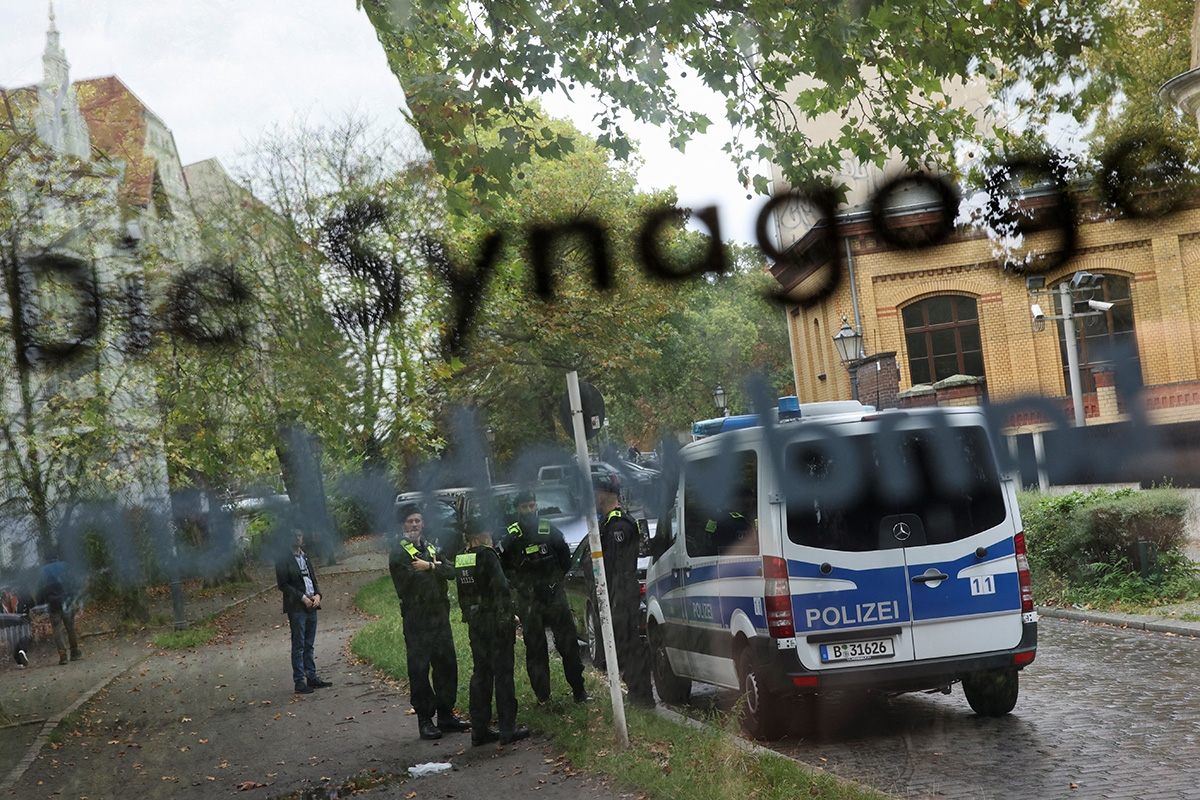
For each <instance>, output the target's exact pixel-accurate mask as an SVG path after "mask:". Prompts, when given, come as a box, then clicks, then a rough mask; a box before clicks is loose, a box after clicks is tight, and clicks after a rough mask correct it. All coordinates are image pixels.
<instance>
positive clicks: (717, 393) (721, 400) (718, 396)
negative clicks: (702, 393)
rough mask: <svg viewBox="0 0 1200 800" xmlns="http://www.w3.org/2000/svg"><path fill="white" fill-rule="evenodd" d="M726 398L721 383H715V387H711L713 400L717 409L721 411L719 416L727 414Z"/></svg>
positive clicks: (726, 415)
mask: <svg viewBox="0 0 1200 800" xmlns="http://www.w3.org/2000/svg"><path fill="white" fill-rule="evenodd" d="M727 401H728V398H727V397H726V395H725V390H724V389H722V388H721V384H719V383H718V384H717V388H716V389H713V402H714V403H716V405H717V411H720V412H721V416H723V417H728V416H729V407H728V406H727Z"/></svg>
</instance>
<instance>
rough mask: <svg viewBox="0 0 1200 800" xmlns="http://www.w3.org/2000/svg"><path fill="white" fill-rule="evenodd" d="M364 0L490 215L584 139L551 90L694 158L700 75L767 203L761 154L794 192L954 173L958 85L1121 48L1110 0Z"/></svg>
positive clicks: (964, 133)
mask: <svg viewBox="0 0 1200 800" xmlns="http://www.w3.org/2000/svg"><path fill="white" fill-rule="evenodd" d="M356 1H357V2H358V5H359V7H360V8H363V9H364V10H365V11H366V13H367V16H368V18H369V19H370V21H371V24H372V25H373V26H374V27H375V30H376V32H377V34H378V36H379V40H380V43H381V45H382V46H383V49H384V52H385V53H386V54H387V58H388V61H389V64H390V65H391V68H392V71H393V72H394V73H395V74H396V76H397V78H398V79H399V80H400V84H401V86H402V87H403V88H404V90H405V93H406V96H407V99H408V108H409V111H410V113H411V119H412V122H413V124H414V125H415V127H416V128H417V130H418V131H419V133H420V135H421V140H422V142H423V144H424V145H425V147H426V148H427V149H428V150H429V152H430V153H431V154H432V156H433V160H434V163H435V164H436V165H437V169H438V172H439V173H440V174H441V175H442V176H443V177H445V178H446V180H447V181H448V182H449V183H450V184H451V185H452V186H453V187H455V189H456V190H457V191H455V192H452V193H451V195H450V199H451V201H452V204H454V206H455V207H456V208H457V209H459V210H461V211H466V210H467V209H469V208H470V200H471V198H475V199H476V200H477V201H479V202H481V203H482V204H483V205H484V206H485V207H486V208H490V207H491V206H493V205H494V202H493V199H492V198H493V195H495V194H501V195H502V194H505V193H508V192H510V191H511V190H512V189H513V186H514V177H515V175H516V174H517V173H518V172H519V171H520V170H521V169H523V167H524V166H525V165H526V164H528V163H530V161H531V160H532V159H534V158H535V157H537V158H556V157H560V156H562V155H564V154H566V153H569V152H570V150H571V148H572V146H573V143H574V139H573V138H572V137H570V136H568V135H564V134H563V133H562V132H558V131H554V130H551V129H548V128H546V127H545V126H544V125H541V124H539V122H538V114H537V112H536V108H535V106H533V105H531V103H530V100H531V99H532V98H534V97H536V96H537V95H538V94H539V93H545V92H553V91H563V92H566V93H567V94H568V95H571V94H572V93H574V92H577V91H578V92H586V93H590V94H593V95H594V96H595V97H596V98H598V100H599V102H600V104H601V107H602V109H601V111H600V112H599V113H598V120H597V122H598V124H599V127H600V130H601V135H600V137H599V139H598V142H599V143H600V144H601V145H603V146H605V147H608V148H610V149H611V150H612V151H613V152H614V154H615V155H616V156H617V157H618V158H626V157H627V156H628V155H629V154H630V153H631V152H632V149H633V147H632V143H631V142H630V140H629V137H628V134H627V133H626V132H625V130H624V129H623V128H622V122H623V115H628V116H631V117H632V118H634V119H636V120H639V121H644V122H649V123H652V124H658V125H663V126H666V128H667V130H668V132H669V135H670V137H671V142H672V144H673V145H675V146H677V147H682V146H683V145H684V144H685V143H686V142H687V140H688V139H689V138H690V137H691V136H692V135H694V134H696V133H699V132H703V131H704V130H705V128H706V127H707V125H708V124H709V123H710V120H709V119H708V118H707V117H706V116H705V115H704V114H702V113H699V112H698V111H696V110H694V109H689V108H686V107H685V104H684V101H683V99H682V98H681V97H680V96H679V94H678V93H677V92H676V90H675V89H674V87H673V86H672V84H671V82H670V81H671V78H672V77H673V76H674V75H675V74H680V75H682V74H684V73H687V72H689V71H690V72H692V73H694V74H695V75H696V76H697V77H698V78H699V79H700V80H701V81H703V83H704V84H705V85H706V86H707V87H709V88H710V89H712V90H714V91H716V92H717V93H718V94H720V95H721V96H723V97H724V99H725V104H726V105H725V108H726V117H727V119H728V121H729V122H730V124H731V125H732V127H733V130H734V131H737V132H739V133H738V134H735V137H734V138H733V140H731V141H730V142H728V143H727V149H728V151H729V152H730V154H731V156H732V157H733V159H734V160H735V162H736V163H737V164H738V165H739V175H740V176H741V178H742V179H743V181H744V182H745V183H746V185H750V183H751V180H752V181H753V185H754V187H755V189H756V190H757V191H759V192H761V193H766V192H767V191H768V188H769V181H768V178H767V177H766V176H764V175H754V176H752V175H751V174H750V171H749V170H750V164H751V162H752V160H754V159H763V160H766V161H768V162H770V163H773V164H775V165H778V167H779V168H780V169H781V170H782V172H783V175H784V177H785V178H786V179H787V180H789V181H790V182H791V183H792V184H793V185H807V184H809V183H811V182H812V181H813V180H814V179H817V178H820V177H822V176H828V175H830V174H832V173H835V172H837V171H838V170H839V169H840V168H841V167H842V164H843V162H844V160H845V159H847V158H851V159H855V160H857V161H859V162H861V163H864V164H874V165H876V166H880V167H882V166H883V165H884V164H885V163H886V161H887V160H888V159H889V158H891V157H893V156H894V155H899V157H900V158H901V160H902V161H904V162H905V163H906V164H907V165H908V166H909V167H910V168H916V167H918V166H922V165H926V166H932V167H938V168H945V169H949V170H953V168H954V163H953V153H954V147H955V145H956V143H957V142H958V141H960V140H962V139H971V140H974V139H976V138H977V137H978V135H979V134H978V130H977V120H976V119H975V117H974V116H973V114H972V112H971V111H970V110H968V109H967V108H966V107H964V106H963V105H961V104H956V102H955V92H956V89H957V87H958V86H961V85H962V84H964V83H967V82H970V81H973V80H976V79H986V78H993V79H995V80H996V81H997V83H998V88H999V89H1005V88H1007V87H1012V86H1017V85H1028V86H1029V87H1030V88H1031V90H1032V92H1033V93H1035V94H1037V93H1041V92H1043V91H1045V90H1046V89H1047V88H1049V87H1055V86H1058V85H1060V84H1061V83H1062V82H1063V81H1071V80H1074V79H1077V78H1079V77H1081V76H1082V75H1083V74H1085V72H1086V69H1087V67H1086V65H1085V64H1084V62H1083V61H1082V59H1081V58H1080V55H1081V53H1082V52H1083V50H1084V48H1085V47H1088V46H1093V47H1095V46H1098V44H1100V43H1103V42H1106V41H1109V37H1110V36H1111V35H1112V33H1113V26H1114V17H1113V15H1112V14H1111V13H1110V12H1111V8H1110V4H1108V3H1105V2H1104V0H1081V2H1078V3H1072V4H1071V5H1070V6H1069V7H1068V6H1067V5H1064V4H1062V3H1060V2H1058V0H1029V2H1023V3H996V2H991V0H965V1H964V0H955V1H954V2H950V1H949V0H905V2H902V3H901V2H858V0H848V2H845V3H833V4H820V3H815V2H800V1H799V0H798V1H797V2H792V0H753V2H749V3H741V4H732V3H727V2H723V1H722V0H700V1H699V2H689V3H675V2H673V3H657V4H649V5H648V4H645V3H608V2H570V1H569V0H523V1H522V2H516V3H500V2H491V0H485V2H481V3H468V2H458V1H450V0H443V1H442V2H432V3H403V2H396V0H356ZM676 71H678V73H676ZM821 114H834V115H837V116H838V117H840V120H841V122H842V127H841V128H840V130H839V131H838V133H837V135H836V137H835V138H834V139H833V140H831V141H829V142H820V141H816V140H814V139H812V138H810V136H809V135H808V134H807V133H806V132H805V130H804V123H805V122H807V121H808V120H811V119H813V118H814V117H816V116H818V115H821ZM985 133H986V135H987V136H989V137H990V136H994V135H996V134H997V133H999V132H998V131H986V132H985ZM489 134H490V135H489ZM485 141H486V142H490V144H486V145H485V144H484V142H485ZM468 190H469V191H468Z"/></svg>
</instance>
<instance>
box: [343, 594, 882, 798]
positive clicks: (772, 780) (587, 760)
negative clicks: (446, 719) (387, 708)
mask: <svg viewBox="0 0 1200 800" xmlns="http://www.w3.org/2000/svg"><path fill="white" fill-rule="evenodd" d="M354 602H355V605H357V606H358V607H359V608H360V609H362V610H363V611H365V612H366V613H368V614H372V615H375V616H379V617H380V619H378V620H375V621H373V622H371V623H368V624H367V625H366V626H365V627H363V628H362V629H361V630H360V631H359V632H358V633H357V634H355V636H354V639H353V640H352V642H351V650H352V651H353V652H354V654H355V655H356V656H358V657H359V658H362V659H364V660H366V661H368V662H370V663H372V664H373V665H374V666H375V667H376V668H378V669H380V670H382V671H383V672H384V674H386V675H387V676H389V677H391V678H395V679H398V680H404V679H406V677H407V667H406V662H405V657H404V635H403V629H402V623H401V617H400V608H399V604H398V603H397V601H396V593H395V590H394V589H393V588H392V582H391V579H390V578H389V577H387V576H384V577H382V578H380V579H379V580H376V581H373V582H372V583H369V584H367V585H366V586H364V587H363V588H362V589H360V590H359V592H358V594H357V595H356V596H355V598H354ZM457 617H458V615H457V614H453V613H452V614H451V627H452V629H453V631H454V642H455V647H456V650H457V653H458V664H459V674H460V675H466V674H469V673H470V669H471V667H470V665H471V656H470V647H469V645H468V643H467V629H466V626H465V625H464V624H463V623H462V622H461V621H459V620H458V619H457ZM520 650H521V645H520V643H518V644H517V659H516V671H517V681H516V686H517V702H518V708H519V711H518V716H517V719H518V722H519V723H520V724H522V725H528V726H530V727H531V728H532V729H533V730H536V731H538V732H539V733H544V734H546V735H548V736H550V737H552V738H553V739H554V743H555V745H556V746H557V747H558V748H560V749H561V750H562V751H563V752H564V755H565V756H566V758H567V759H569V761H570V763H571V764H572V765H573V766H574V767H576V768H578V769H582V770H586V771H588V772H590V773H598V774H600V775H604V776H606V777H608V778H610V779H612V780H614V781H617V782H619V784H620V785H622V786H624V787H627V788H629V789H637V790H641V791H644V793H645V795H646V796H648V797H655V798H663V800H727V798H731V797H738V798H755V799H756V800H792V798H797V797H811V798H817V799H818V800H867V799H868V798H879V797H881V796H880V795H878V794H876V793H875V792H872V791H869V790H867V789H862V788H859V787H858V786H856V785H853V784H849V783H842V782H839V781H837V780H835V779H834V778H833V777H832V776H829V775H823V774H820V773H818V772H814V771H811V770H809V769H808V768H806V767H803V766H801V765H800V764H797V763H796V762H794V761H792V760H790V759H787V758H783V757H780V756H777V755H774V754H771V753H766V752H761V751H759V752H750V751H747V750H745V749H743V748H741V747H739V746H738V745H737V744H736V743H735V742H734V741H733V740H732V739H731V738H730V737H729V735H728V734H727V733H726V732H725V731H724V730H722V729H721V728H720V727H691V726H681V725H679V724H678V723H676V722H673V721H670V720H665V719H662V718H660V717H659V716H658V715H656V714H654V713H653V712H650V711H646V710H644V709H640V708H637V707H634V706H626V708H625V714H626V722H627V727H628V730H629V740H630V742H629V744H630V746H629V747H628V748H627V749H624V750H622V749H619V748H617V747H616V742H615V734H614V728H613V720H612V709H611V706H610V704H609V703H608V702H607V700H606V698H607V697H608V691H607V688H606V687H602V686H601V685H600V684H599V681H600V678H599V676H597V675H595V674H590V675H585V678H586V680H587V681H588V682H589V683H590V684H592V688H591V689H590V691H591V694H592V695H593V696H595V697H596V698H597V700H596V701H594V702H592V703H588V704H586V705H583V704H576V703H568V704H565V705H563V704H560V703H557V702H553V701H552V702H551V703H550V704H548V705H546V706H539V705H538V704H537V702H536V699H535V697H534V695H533V690H532V689H531V688H530V687H529V683H528V681H527V680H525V679H524V668H523V665H522V662H523V659H522V658H521V657H520ZM551 673H552V676H553V678H552V680H553V681H554V694H555V696H556V697H566V696H569V692H570V690H569V689H568V688H567V686H566V682H565V680H564V679H563V677H562V670H552V671H551ZM467 683H468V681H465V680H460V681H459V705H460V707H463V706H465V704H466V702H467V692H468V687H467Z"/></svg>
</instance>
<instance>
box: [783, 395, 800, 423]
mask: <svg viewBox="0 0 1200 800" xmlns="http://www.w3.org/2000/svg"><path fill="white" fill-rule="evenodd" d="M794 419H800V398H799V397H797V396H796V395H794V394H792V395H788V396H787V397H781V398H779V421H780V422H788V421H789V420H794Z"/></svg>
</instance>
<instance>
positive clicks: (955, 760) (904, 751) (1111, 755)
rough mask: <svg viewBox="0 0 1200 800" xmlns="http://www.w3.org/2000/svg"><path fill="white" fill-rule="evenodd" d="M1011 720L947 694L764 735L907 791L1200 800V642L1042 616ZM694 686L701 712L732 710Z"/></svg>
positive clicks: (855, 708)
mask: <svg viewBox="0 0 1200 800" xmlns="http://www.w3.org/2000/svg"><path fill="white" fill-rule="evenodd" d="M1038 627H1039V631H1038V633H1039V643H1038V655H1037V660H1036V661H1035V662H1034V663H1033V664H1032V665H1031V666H1030V667H1028V668H1027V669H1026V670H1025V671H1024V672H1023V673H1022V674H1021V696H1020V699H1019V700H1018V701H1017V707H1016V709H1015V710H1014V711H1013V713H1012V714H1010V715H1009V716H1007V717H1001V718H998V719H990V718H983V717H978V716H976V715H975V714H974V713H973V712H972V711H971V709H970V707H969V706H968V705H967V701H966V698H965V697H963V695H962V689H961V687H959V686H957V685H956V686H955V687H954V689H953V692H952V694H950V695H949V696H945V695H941V694H936V695H926V694H912V695H901V696H899V697H891V698H861V697H849V696H845V697H831V698H828V699H823V700H822V701H820V702H817V703H814V704H811V705H806V706H804V707H802V710H801V712H800V715H801V716H803V717H805V718H797V719H796V720H795V724H794V725H793V726H792V732H791V734H790V735H789V736H788V737H786V738H784V739H782V740H779V741H777V742H772V743H765V744H767V745H768V746H770V747H772V748H773V749H775V750H778V751H779V752H781V753H784V754H787V755H790V756H793V757H795V758H797V759H799V760H801V761H804V762H806V763H808V764H812V765H816V766H820V767H822V768H824V769H825V770H827V771H829V772H833V773H836V774H838V775H840V776H842V777H845V778H850V779H853V780H856V781H860V782H862V783H865V784H867V785H869V786H872V787H874V788H876V789H880V790H883V791H887V792H890V793H893V794H895V795H897V796H899V797H912V798H925V797H930V798H972V799H974V798H1057V797H1075V798H1147V800H1149V799H1150V798H1191V797H1194V798H1200V744H1198V738H1200V640H1197V639H1193V638H1187V637H1179V636H1170V635H1165V634H1158V633H1147V632H1144V631H1130V630H1122V629H1118V628H1112V627H1106V626H1098V625H1090V624H1087V623H1081V622H1073V621H1066V620H1058V619H1049V618H1045V617H1043V618H1042V620H1041V622H1040V624H1039V626H1038ZM731 699H732V698H731V694H730V693H728V692H720V693H716V692H709V691H703V690H701V689H700V688H699V687H698V686H697V688H696V691H695V692H694V699H693V707H695V708H698V709H699V708H709V707H711V706H712V705H714V704H716V705H720V706H726V707H727V706H728V705H729V703H730V701H731Z"/></svg>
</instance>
